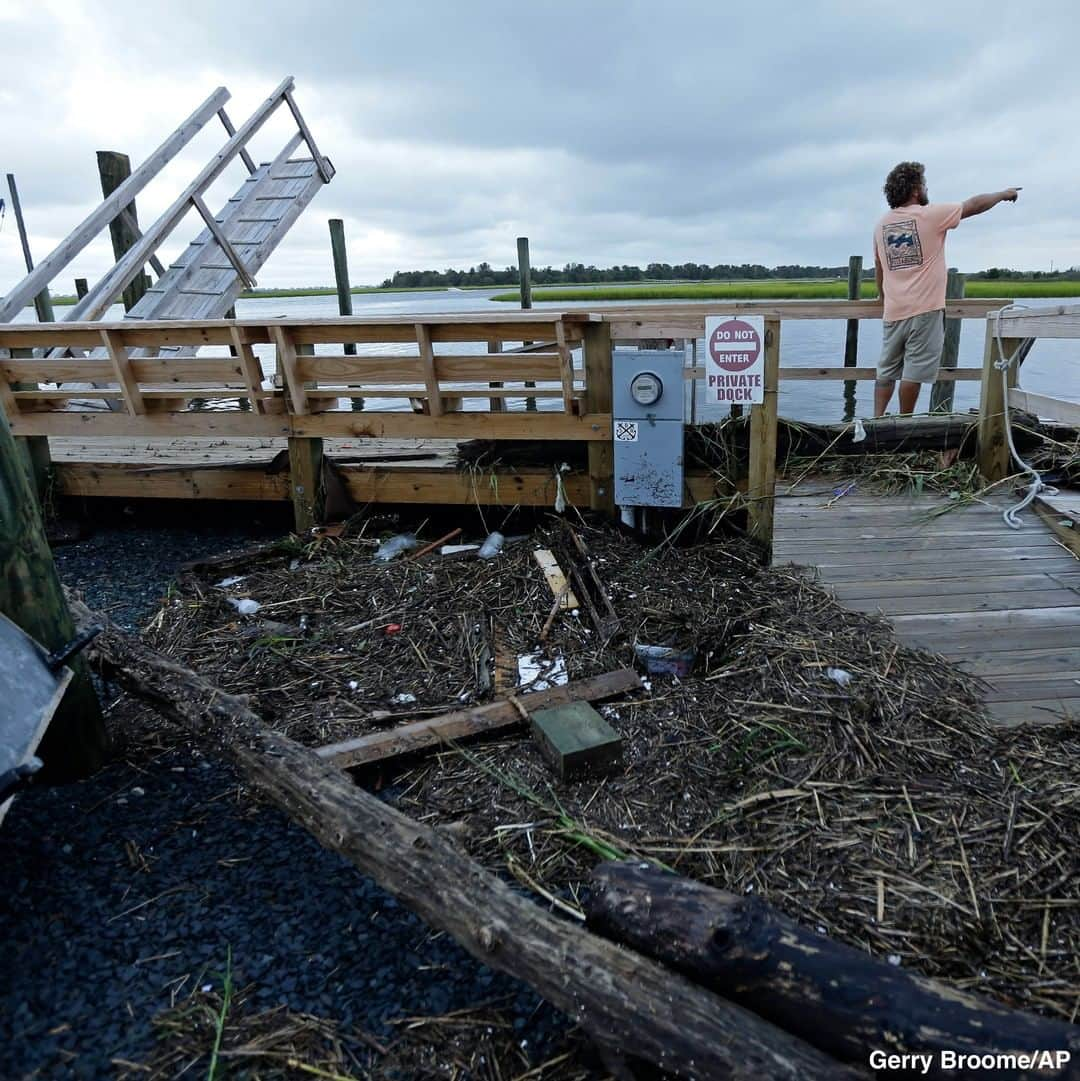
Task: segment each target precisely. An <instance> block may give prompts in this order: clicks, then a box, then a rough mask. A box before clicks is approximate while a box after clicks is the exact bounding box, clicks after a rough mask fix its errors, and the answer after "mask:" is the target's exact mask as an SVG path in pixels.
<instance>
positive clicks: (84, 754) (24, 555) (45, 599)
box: [0, 409, 105, 782]
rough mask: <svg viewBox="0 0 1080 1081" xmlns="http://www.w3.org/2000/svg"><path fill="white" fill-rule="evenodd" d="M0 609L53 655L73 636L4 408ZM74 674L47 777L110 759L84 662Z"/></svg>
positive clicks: (57, 719) (47, 745)
mask: <svg viewBox="0 0 1080 1081" xmlns="http://www.w3.org/2000/svg"><path fill="white" fill-rule="evenodd" d="M0 612H3V613H4V614H5V615H6V616H8V618H9V619H11V620H12V622H14V623H16V624H18V625H19V626H20V627H21V628H22V629H23V630H24V631H25V632H26V633H27V634H29V635H30V636H31V637H32V638H34V639H35V640H36V641H37V642H38V643H39V644H40V645H42V646H43V647H44V648H45V649H46V650H48V651H49V652H52V651H53V650H55V649H59V648H60V647H61V646H64V645H66V644H67V643H68V642H70V641H71V640H72V638H74V637H75V628H74V624H73V623H72V620H71V614H70V613H69V612H68V608H67V603H66V601H65V600H64V593H63V590H62V588H61V586H60V579H59V577H58V575H57V573H56V566H55V564H54V563H53V558H52V552H51V551H50V550H49V544H48V541H47V540H46V538H45V526H44V523H43V521H42V517H41V512H40V510H39V509H38V502H37V500H36V499H35V498H34V493H33V490H32V489H31V487H30V481H29V478H28V477H27V475H26V471H25V470H24V469H23V467H22V458H21V455H19V454H18V453H17V452H16V449H15V441H14V439H13V438H12V435H11V428H10V427H9V426H8V421H7V416H6V414H5V413H4V411H3V410H2V409H0ZM70 667H71V669H72V671H73V672H74V677H73V678H72V680H71V683H70V684H69V685H68V689H67V693H66V694H65V695H64V698H63V700H62V701H61V703H60V705H59V707H58V708H57V710H56V713H55V714H54V715H53V720H52V724H51V725H50V727H49V730H48V731H47V732H46V733H45V737H44V739H43V740H42V742H41V744H40V747H39V749H38V755H39V757H40V758H41V759H42V760H43V761H44V763H45V768H46V770H47V771H48V772H47V773H46V775H45V777H46V779H47V780H52V781H59V782H66V781H72V780H77V779H78V778H80V777H85V776H87V775H88V774H90V773H92V772H93V771H94V770H95V769H97V768H98V767H99V766H100V765H101V764H102V762H103V760H104V757H105V724H104V721H103V719H102V716H101V707H100V705H99V704H98V700H97V695H96V694H95V693H94V686H93V684H92V683H91V681H90V676H89V673H88V671H87V669H86V665H85V664H84V663H83V661H82V660H81V659H78V658H76V659H75V660H73V661H72V662H71V663H70Z"/></svg>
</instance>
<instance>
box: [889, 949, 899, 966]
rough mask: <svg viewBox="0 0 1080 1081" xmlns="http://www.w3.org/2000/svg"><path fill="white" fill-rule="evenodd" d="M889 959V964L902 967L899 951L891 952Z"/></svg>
mask: <svg viewBox="0 0 1080 1081" xmlns="http://www.w3.org/2000/svg"><path fill="white" fill-rule="evenodd" d="M888 961H889V964H890V965H892V966H893V967H894V968H899V967H900V954H898V953H890V954H889V957H888Z"/></svg>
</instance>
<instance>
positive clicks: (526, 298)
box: [517, 236, 536, 413]
mask: <svg viewBox="0 0 1080 1081" xmlns="http://www.w3.org/2000/svg"><path fill="white" fill-rule="evenodd" d="M517 257H518V289H519V291H520V293H521V310H522V311H529V310H530V309H531V308H532V266H531V265H530V263H529V238H528V237H527V236H519V237H518V238H517ZM522 344H523V345H532V342H523V343H522ZM525 386H526V387H535V386H536V384H535V383H531V382H529V381H528V380H526V381H525ZM525 408H526V410H528V411H529V412H530V413H535V412H536V399H535V398H526V399H525Z"/></svg>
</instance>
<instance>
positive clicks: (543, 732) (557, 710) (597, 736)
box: [529, 702, 622, 781]
mask: <svg viewBox="0 0 1080 1081" xmlns="http://www.w3.org/2000/svg"><path fill="white" fill-rule="evenodd" d="M529 727H530V729H531V730H532V734H533V739H535V740H536V742H537V745H538V746H539V747H540V752H541V753H542V754H543V756H544V758H545V759H546V760H547V762H548V764H549V765H550V766H551V767H552V769H554V770H555V772H556V773H557V774H558V776H559V778H560V779H561V780H563V781H569V780H573V779H574V778H577V777H581V776H583V775H585V774H601V773H607V772H610V770H611V769H612V767H614V766H615V765H616V764H617V763H618V761H619V759H620V757H621V756H622V739H621V738H620V736H619V734H618V732H616V731H615V729H614V728H612V727H611V725H610V724H608V723H607V721H605V720H604V718H603V717H601V716H600V714H599V713H597V712H596V710H595V709H593V708H592V706H590V705H589V703H588V702H570V703H568V704H567V705H565V706H555V707H553V708H551V709H541V710H537V711H536V712H535V713H533V714H532V715H531V716H530V719H529Z"/></svg>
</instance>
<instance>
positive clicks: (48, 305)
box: [7, 173, 56, 323]
mask: <svg viewBox="0 0 1080 1081" xmlns="http://www.w3.org/2000/svg"><path fill="white" fill-rule="evenodd" d="M7 183H8V192H9V193H10V195H11V213H12V214H13V215H14V216H15V228H16V229H18V231H19V243H20V244H21V245H22V253H23V262H24V263H25V264H26V273H27V274H29V273H31V271H33V269H34V260H33V258H32V257H31V255H30V239H29V237H28V236H27V235H26V222H25V221H24V220H23V214H22V203H20V202H19V189H18V188H17V187H16V186H15V174H14V173H8V175H7ZM34 309H35V311H36V312H37V317H38V322H39V323H55V322H56V316H55V315H54V314H53V306H52V297H50V296H49V290H48V288H47V287H46V288H45V289H42V290H41V292H40V293H38V295H37V296H36V297H34Z"/></svg>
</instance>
